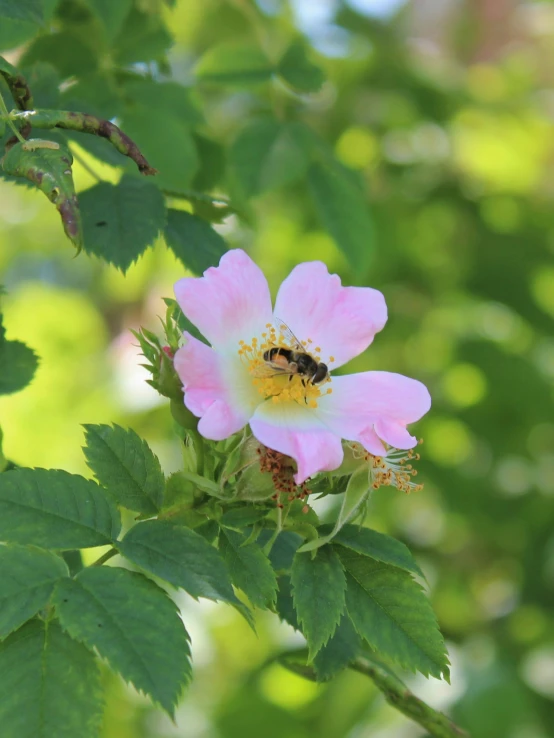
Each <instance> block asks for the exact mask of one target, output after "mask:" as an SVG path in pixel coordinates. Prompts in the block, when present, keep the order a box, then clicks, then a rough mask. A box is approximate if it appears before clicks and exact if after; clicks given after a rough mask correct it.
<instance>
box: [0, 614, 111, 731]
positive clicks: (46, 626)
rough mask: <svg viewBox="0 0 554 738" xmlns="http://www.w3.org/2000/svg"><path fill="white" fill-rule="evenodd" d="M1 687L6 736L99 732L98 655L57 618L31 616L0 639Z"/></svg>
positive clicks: (0, 705) (0, 714)
mask: <svg viewBox="0 0 554 738" xmlns="http://www.w3.org/2000/svg"><path fill="white" fill-rule="evenodd" d="M0 690H1V692H2V695H4V697H3V699H2V700H0V725H1V726H2V738H27V737H28V738H54V737H55V738H77V736H78V738H98V733H99V731H100V725H101V723H102V707H103V705H102V689H101V686H100V674H99V671H98V666H97V661H96V658H95V657H94V654H92V653H90V651H88V650H87V649H86V648H85V647H84V646H83V645H82V644H80V643H77V642H76V641H74V640H72V639H71V638H70V637H69V636H68V635H67V634H66V633H64V632H63V631H62V629H61V628H60V626H59V625H58V624H57V623H56V622H49V623H44V622H42V621H40V620H32V621H31V622H29V623H27V624H26V625H24V626H23V627H22V628H20V629H19V630H18V631H16V632H15V633H12V635H11V636H9V638H7V639H6V640H5V641H4V642H3V643H0Z"/></svg>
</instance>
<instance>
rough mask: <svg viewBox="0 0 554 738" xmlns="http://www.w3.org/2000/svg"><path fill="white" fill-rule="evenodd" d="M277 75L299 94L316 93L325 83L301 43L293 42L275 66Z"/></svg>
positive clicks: (320, 71)
mask: <svg viewBox="0 0 554 738" xmlns="http://www.w3.org/2000/svg"><path fill="white" fill-rule="evenodd" d="M277 73H278V74H279V76H280V77H282V78H283V79H284V80H285V81H286V82H288V83H289V85H291V87H294V88H295V89H296V90H299V91H300V92H317V91H318V90H319V89H320V88H321V85H322V84H323V83H324V82H325V74H324V73H323V70H321V69H320V68H319V67H318V66H316V65H315V64H313V63H312V62H311V61H310V60H309V59H308V55H307V53H306V46H305V44H304V43H303V42H302V41H299V40H295V41H293V42H292V43H291V45H290V46H289V48H288V49H287V50H286V51H285V53H284V54H283V56H282V58H281V60H280V61H279V63H278V65H277Z"/></svg>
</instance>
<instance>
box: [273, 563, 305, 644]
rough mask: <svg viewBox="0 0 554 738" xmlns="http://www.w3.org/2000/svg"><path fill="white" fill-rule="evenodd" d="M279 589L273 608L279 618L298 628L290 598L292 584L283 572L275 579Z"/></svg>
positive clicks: (292, 602)
mask: <svg viewBox="0 0 554 738" xmlns="http://www.w3.org/2000/svg"><path fill="white" fill-rule="evenodd" d="M277 582H278V586H279V589H278V591H277V601H276V606H275V609H276V611H277V615H278V616H279V619H280V620H283V621H284V622H285V623H288V624H289V625H291V626H292V627H293V628H294V629H295V630H300V624H299V622H298V616H297V614H296V610H295V609H294V600H293V599H292V584H291V581H290V577H289V576H287V575H286V574H284V575H283V576H280V577H279V579H278V580H277Z"/></svg>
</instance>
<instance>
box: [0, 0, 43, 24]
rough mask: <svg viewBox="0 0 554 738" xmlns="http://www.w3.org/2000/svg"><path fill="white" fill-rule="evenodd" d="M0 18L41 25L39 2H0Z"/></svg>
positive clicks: (22, 0)
mask: <svg viewBox="0 0 554 738" xmlns="http://www.w3.org/2000/svg"><path fill="white" fill-rule="evenodd" d="M0 18H11V19H12V20H20V21H32V22H33V23H42V22H43V20H44V15H43V12H42V3H41V0H0Z"/></svg>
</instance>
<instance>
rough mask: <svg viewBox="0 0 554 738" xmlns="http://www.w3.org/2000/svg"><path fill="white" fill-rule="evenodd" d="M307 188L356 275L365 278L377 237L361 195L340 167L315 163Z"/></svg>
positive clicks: (325, 224) (324, 222) (326, 226)
mask: <svg viewBox="0 0 554 738" xmlns="http://www.w3.org/2000/svg"><path fill="white" fill-rule="evenodd" d="M308 185H309V189H310V193H311V196H312V198H313V201H314V204H315V208H316V211H317V213H318V215H319V218H320V220H321V222H322V223H323V225H324V227H325V228H326V229H327V231H329V233H330V235H331V236H332V238H333V239H334V240H335V241H336V243H337V245H338V247H339V248H340V249H341V251H343V252H344V254H345V255H346V257H347V259H348V261H349V262H350V264H351V265H352V267H353V268H354V269H356V272H357V273H359V274H360V275H363V274H365V272H366V271H367V269H368V266H369V264H370V261H371V258H372V253H373V251H374V241H375V234H374V228H373V222H372V220H371V217H370V215H369V210H368V207H367V203H366V201H365V198H364V196H363V194H362V192H361V191H360V190H359V189H358V188H357V187H356V186H355V184H354V183H353V182H352V181H351V180H350V179H349V178H348V177H347V176H346V174H345V173H344V172H343V171H342V169H341V168H340V167H338V166H332V165H331V164H329V163H327V162H316V163H314V164H312V166H311V167H310V169H309V171H308Z"/></svg>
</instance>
